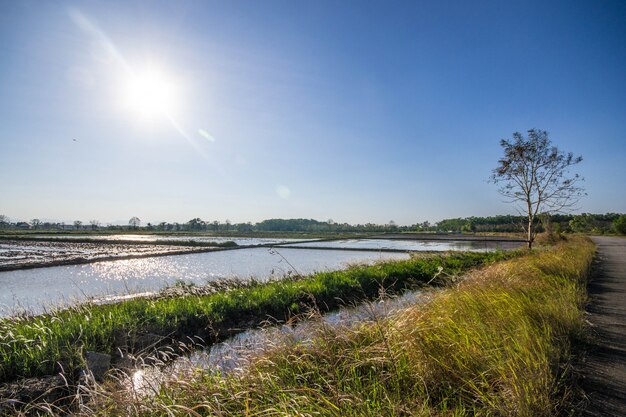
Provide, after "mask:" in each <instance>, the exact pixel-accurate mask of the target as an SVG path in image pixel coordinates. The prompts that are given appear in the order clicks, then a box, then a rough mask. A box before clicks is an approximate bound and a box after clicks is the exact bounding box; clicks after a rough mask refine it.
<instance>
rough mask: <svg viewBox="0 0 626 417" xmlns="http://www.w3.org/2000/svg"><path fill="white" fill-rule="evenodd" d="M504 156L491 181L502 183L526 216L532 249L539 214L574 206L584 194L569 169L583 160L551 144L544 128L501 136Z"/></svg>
mask: <svg viewBox="0 0 626 417" xmlns="http://www.w3.org/2000/svg"><path fill="white" fill-rule="evenodd" d="M500 146H502V148H503V150H504V156H503V157H502V159H500V160H499V161H498V166H497V167H496V168H495V169H494V170H493V175H492V176H491V180H492V182H494V183H495V184H498V185H500V188H499V190H498V191H499V192H500V194H502V195H503V196H504V197H506V198H507V199H508V200H509V201H510V202H511V203H515V204H517V205H518V207H519V212H520V213H524V214H525V215H526V220H527V221H526V222H525V223H524V230H525V231H526V235H527V242H528V249H531V248H532V246H533V242H534V240H535V236H536V235H537V230H536V229H535V224H536V219H537V217H538V216H540V215H550V214H552V213H559V212H561V211H563V210H566V209H571V208H572V207H573V206H574V205H575V204H576V202H577V201H578V200H579V199H580V197H581V196H582V195H583V189H582V188H581V187H580V186H579V185H578V183H579V182H580V181H581V180H582V178H580V177H579V176H578V174H575V175H573V176H569V169H570V167H572V166H573V165H576V164H578V163H580V162H581V161H582V157H581V156H577V157H574V154H572V153H571V152H570V153H568V154H565V153H563V152H562V151H560V150H559V149H558V148H557V147H555V146H552V143H551V142H550V139H548V132H546V131H545V130H537V129H530V130H529V131H528V137H526V138H525V137H524V136H522V134H521V133H519V132H515V133H513V141H508V140H506V139H502V140H501V141H500Z"/></svg>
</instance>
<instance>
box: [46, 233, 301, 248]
mask: <svg viewBox="0 0 626 417" xmlns="http://www.w3.org/2000/svg"><path fill="white" fill-rule="evenodd" d="M41 237H45V238H58V239H97V240H133V241H137V242H158V241H164V240H165V241H167V240H171V241H183V242H185V241H189V240H192V241H194V242H216V243H223V242H227V241H232V242H235V243H236V244H238V245H239V246H250V245H270V244H275V243H285V242H296V241H298V242H301V241H303V240H310V239H289V238H256V237H228V236H198V235H173V236H170V235H85V236H81V235H54V236H41Z"/></svg>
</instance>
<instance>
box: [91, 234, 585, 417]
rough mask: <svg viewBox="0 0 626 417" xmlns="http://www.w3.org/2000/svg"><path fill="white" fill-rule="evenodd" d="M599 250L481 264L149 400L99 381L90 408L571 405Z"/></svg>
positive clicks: (404, 411) (266, 411)
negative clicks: (306, 340) (385, 309)
mask: <svg viewBox="0 0 626 417" xmlns="http://www.w3.org/2000/svg"><path fill="white" fill-rule="evenodd" d="M593 253H594V247H593V244H592V243H591V242H589V241H588V240H585V239H581V238H571V239H570V241H569V242H566V243H561V244H559V245H557V246H556V247H554V248H552V249H550V250H545V251H539V252H535V253H533V254H532V255H528V256H524V257H518V258H514V259H511V260H508V261H505V262H501V263H497V264H495V265H492V266H490V267H487V268H485V269H483V270H480V271H478V272H476V273H473V274H472V275H471V276H470V277H469V278H468V279H467V280H464V281H463V282H461V283H460V284H458V285H455V286H454V287H450V288H448V289H445V290H443V291H441V292H440V293H438V294H436V295H434V296H433V298H432V299H431V301H430V302H428V303H426V304H422V305H417V306H414V307H411V308H408V309H406V310H404V311H402V312H401V313H399V314H397V315H395V316H393V317H391V318H389V319H385V320H379V321H378V322H375V323H373V324H367V325H363V326H361V327H357V328H336V327H329V326H321V327H320V329H319V331H318V333H317V334H316V335H314V340H313V343H310V344H304V345H303V344H287V345H278V346H276V347H275V349H273V350H270V351H269V352H267V353H265V354H264V355H263V356H261V357H260V358H258V359H256V360H255V361H253V363H252V364H251V365H250V367H249V368H246V370H244V371H242V372H239V373H234V374H230V375H216V374H211V373H209V372H206V371H198V372H196V373H192V374H191V375H186V376H185V377H184V378H181V379H176V378H173V379H172V380H171V381H169V382H168V383H167V384H166V385H165V386H164V387H163V388H162V389H161V391H160V393H158V394H157V395H156V396H155V397H151V398H148V399H146V398H134V399H129V398H130V397H129V395H128V392H127V391H120V392H116V391H115V390H114V389H111V388H109V389H107V390H99V391H98V395H97V396H93V397H92V403H91V404H90V406H91V407H94V409H93V410H90V413H93V414H94V415H141V416H157V415H158V416H161V415H163V416H165V415H194V416H198V415H207V416H208V415H215V416H230V415H272V416H278V415H280V416H282V415H285V416H286V415H298V416H306V415H323V416H381V415H384V416H413V415H416V416H417V415H419V416H422V415H425V416H426V415H428V416H430V415H445V416H461V415H472V416H475V415H494V416H553V415H567V414H571V410H569V409H568V404H569V395H570V390H569V388H568V384H567V383H568V369H569V368H568V363H569V359H570V356H569V355H570V343H571V341H572V340H573V339H575V338H576V337H577V335H579V334H580V332H581V331H582V329H583V316H582V303H583V301H584V297H585V280H586V276H587V273H588V270H589V267H590V264H591V259H592V256H593ZM433 266H434V265H433ZM394 272H395V271H394ZM390 276H391V275H390Z"/></svg>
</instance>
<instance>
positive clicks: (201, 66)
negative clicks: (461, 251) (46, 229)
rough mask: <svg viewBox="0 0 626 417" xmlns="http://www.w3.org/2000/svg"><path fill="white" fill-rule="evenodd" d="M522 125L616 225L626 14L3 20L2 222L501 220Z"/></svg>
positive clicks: (255, 11) (139, 8)
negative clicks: (511, 151)
mask: <svg viewBox="0 0 626 417" xmlns="http://www.w3.org/2000/svg"><path fill="white" fill-rule="evenodd" d="M146 80H148V81H146ZM530 128H539V129H545V130H547V131H548V132H549V133H550V138H551V139H552V141H553V143H554V144H556V145H557V146H559V147H560V148H562V149H564V150H566V151H572V152H574V153H575V154H581V155H582V156H583V158H584V161H583V162H582V163H581V164H580V165H579V166H578V167H577V168H576V171H577V172H579V173H580V174H581V175H583V176H584V177H585V178H586V181H585V187H586V189H587V192H588V196H587V197H586V198H584V199H583V200H582V201H581V202H580V204H579V210H578V211H579V212H596V213H603V212H625V211H626V192H625V191H624V184H626V3H625V2H622V1H591V0H589V1H550V2H546V1H521V2H502V1H492V2H489V1H485V2H466V1H429V2H427V1H407V2H399V1H398V2H395V1H393V2H386V1H385V2H383V1H378V2H373V1H341V2H337V1H323V0H320V1H155V0H150V1H55V2H42V1H35V0H32V1H31V0H24V1H0V155H1V161H2V163H1V164H0V214H5V215H7V216H9V217H11V218H12V219H22V220H29V219H32V218H41V219H57V220H64V221H72V220H75V219H80V220H82V221H87V220H89V219H98V220H100V221H101V222H103V223H107V222H113V221H119V220H122V221H124V220H125V219H129V218H130V217H132V216H138V217H139V218H141V219H142V221H143V222H144V223H145V222H158V221H178V222H184V221H187V220H189V219H191V218H193V217H201V218H202V219H204V220H209V221H210V220H216V219H217V220H221V221H223V220H225V219H230V220H231V221H233V222H240V221H253V222H254V221H259V220H262V219H266V218H278V217H282V218H293V217H304V218H315V219H319V220H325V219H328V218H332V219H334V220H335V221H338V222H349V223H365V222H377V223H384V222H387V221H389V220H394V221H396V222H397V223H399V224H411V223H415V222H422V221H424V220H431V221H436V220H440V219H442V218H449V217H465V216H471V215H477V216H486V215H495V214H505V213H514V212H515V211H514V209H513V207H512V206H510V205H509V204H506V203H504V202H503V201H502V198H501V197H500V196H499V195H498V193H497V191H496V187H495V186H494V185H493V184H490V183H488V182H487V179H488V177H489V175H490V172H491V170H492V169H493V168H494V167H495V166H496V164H497V160H498V158H499V157H500V155H501V149H500V147H499V144H498V142H499V140H500V139H501V138H510V137H511V134H512V133H513V132H514V131H522V132H524V131H526V130H528V129H530Z"/></svg>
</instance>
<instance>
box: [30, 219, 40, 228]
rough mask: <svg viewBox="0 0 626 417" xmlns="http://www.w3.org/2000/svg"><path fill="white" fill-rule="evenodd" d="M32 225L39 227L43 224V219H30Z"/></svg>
mask: <svg viewBox="0 0 626 417" xmlns="http://www.w3.org/2000/svg"><path fill="white" fill-rule="evenodd" d="M30 225H31V226H33V229H39V227H40V226H41V220H39V219H32V220H31V221H30Z"/></svg>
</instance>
